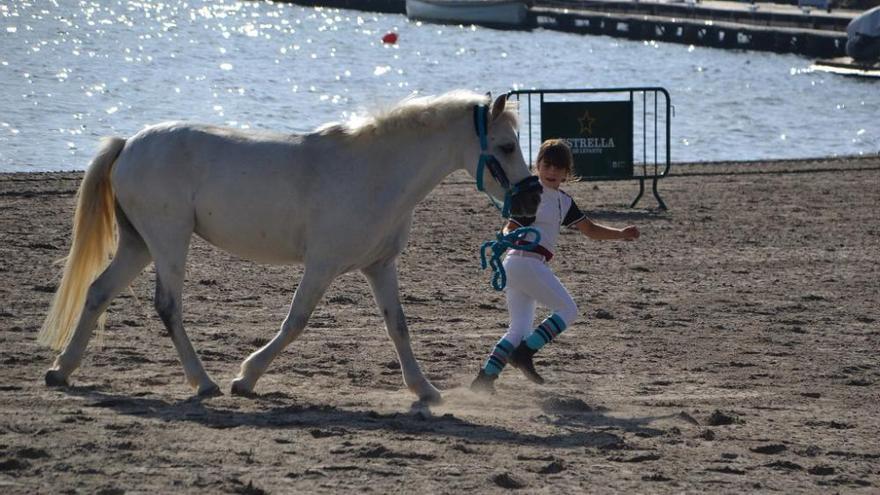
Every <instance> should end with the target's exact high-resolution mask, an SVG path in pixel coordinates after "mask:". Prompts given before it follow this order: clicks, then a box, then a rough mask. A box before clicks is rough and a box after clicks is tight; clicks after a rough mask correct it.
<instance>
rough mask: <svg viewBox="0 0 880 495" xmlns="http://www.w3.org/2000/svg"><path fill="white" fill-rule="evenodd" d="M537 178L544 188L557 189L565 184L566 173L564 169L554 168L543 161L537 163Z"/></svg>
mask: <svg viewBox="0 0 880 495" xmlns="http://www.w3.org/2000/svg"><path fill="white" fill-rule="evenodd" d="M537 169H538V178H539V179H541V183H542V184H543V185H544V186H545V187H549V188H551V189H559V186H560V185H562V183H563V182H565V179H566V178H567V176H568V172H566V171H565V169H564V168H559V167H554V166H553V165H550V164H547V163H545V162H544V160H541V161H539V162H538V166H537Z"/></svg>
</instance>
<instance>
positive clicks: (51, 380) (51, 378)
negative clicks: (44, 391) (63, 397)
mask: <svg viewBox="0 0 880 495" xmlns="http://www.w3.org/2000/svg"><path fill="white" fill-rule="evenodd" d="M46 386H47V387H69V386H70V384H69V383H67V378H65V377H64V375H62V374H61V372H60V371H58V370H49V371H47V372H46Z"/></svg>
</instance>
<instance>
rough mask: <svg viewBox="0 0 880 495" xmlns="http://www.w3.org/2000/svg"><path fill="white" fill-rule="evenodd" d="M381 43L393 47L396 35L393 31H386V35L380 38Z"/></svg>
mask: <svg viewBox="0 0 880 495" xmlns="http://www.w3.org/2000/svg"><path fill="white" fill-rule="evenodd" d="M382 43H385V44H386V45H393V44H395V43H397V33H395V32H394V31H388V32H387V33H385V35H384V36H382Z"/></svg>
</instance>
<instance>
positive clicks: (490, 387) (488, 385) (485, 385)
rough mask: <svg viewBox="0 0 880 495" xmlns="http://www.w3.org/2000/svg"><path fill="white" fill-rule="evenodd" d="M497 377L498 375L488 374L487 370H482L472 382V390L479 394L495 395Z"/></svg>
mask: <svg viewBox="0 0 880 495" xmlns="http://www.w3.org/2000/svg"><path fill="white" fill-rule="evenodd" d="M497 379H498V375H487V374H486V371H485V370H480V373H479V374H478V375H477V377H476V378H474V381H472V382H471V390H472V391H474V392H476V393H478V394H490V395H494V394H495V380H497Z"/></svg>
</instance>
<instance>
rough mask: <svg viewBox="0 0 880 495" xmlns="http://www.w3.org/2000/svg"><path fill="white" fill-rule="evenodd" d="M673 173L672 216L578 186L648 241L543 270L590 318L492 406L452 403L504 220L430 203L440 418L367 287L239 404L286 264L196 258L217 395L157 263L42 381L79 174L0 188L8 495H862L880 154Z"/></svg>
mask: <svg viewBox="0 0 880 495" xmlns="http://www.w3.org/2000/svg"><path fill="white" fill-rule="evenodd" d="M672 173H673V175H672V176H670V177H669V178H667V179H664V180H662V181H661V182H660V192H661V194H662V196H663V198H664V199H665V201H666V202H667V204H668V205H669V207H670V209H669V210H668V211H658V210H656V209H654V208H653V207H654V206H656V202H655V201H654V199H653V197H651V193H650V188H649V190H648V191H647V193H646V196H645V197H644V198H643V199H642V201H641V203H640V204H639V207H637V208H636V209H630V208H629V207H628V204H629V202H630V201H631V200H632V199H633V197H634V196H635V194H636V192H637V185H636V184H635V183H633V182H618V183H610V182H600V183H576V184H569V185H568V187H567V188H566V190H567V191H568V192H569V193H570V194H572V196H574V198H575V199H576V200H577V202H578V204H579V205H580V206H581V207H582V208H583V209H584V210H586V211H587V212H588V214H589V215H590V216H591V217H593V218H594V219H596V220H598V221H600V222H603V223H608V224H611V225H615V226H624V225H627V224H634V225H637V226H638V227H639V228H640V229H641V231H642V238H641V239H640V240H638V241H637V242H632V243H624V242H611V241H605V242H597V241H590V240H589V239H587V238H585V237H582V236H580V235H579V234H577V233H576V232H567V233H565V234H564V235H563V236H562V238H561V239H560V242H559V252H558V256H557V257H556V258H555V259H554V261H553V266H554V270H555V271H556V273H557V275H558V276H559V278H560V279H561V280H562V282H563V283H564V284H565V285H566V286H567V287H568V288H569V290H570V291H571V293H572V294H573V295H574V297H575V299H576V301H577V302H578V304H579V306H580V314H581V318H580V320H579V321H577V322H576V323H575V324H574V325H573V326H572V327H571V328H570V329H568V330H567V331H566V332H565V333H564V334H562V335H561V336H560V337H559V338H558V339H557V340H556V341H555V342H554V343H553V344H551V345H550V346H548V347H546V348H545V349H544V350H542V351H541V353H539V354H538V355H537V357H536V361H537V363H538V366H539V368H540V370H541V371H542V372H543V373H544V374H545V376H546V377H547V378H548V383H547V384H545V385H543V386H536V385H533V384H532V383H530V382H527V381H526V380H525V379H524V378H523V377H522V376H520V374H519V372H518V371H517V370H514V369H508V370H506V371H505V372H504V374H503V375H502V377H501V379H500V380H499V381H498V383H497V387H498V394H497V395H495V396H493V397H485V396H478V395H475V394H473V393H471V392H470V391H469V390H468V388H467V384H468V383H469V382H470V380H471V379H472V378H473V376H474V375H475V374H476V372H477V370H478V368H479V366H480V364H481V363H482V361H483V360H484V359H485V357H486V353H487V352H488V351H489V350H490V348H491V347H492V345H493V344H494V343H495V341H496V340H497V339H498V338H499V337H500V335H501V334H502V333H503V332H504V327H505V326H506V316H507V313H506V309H505V305H504V298H503V295H502V294H501V293H498V292H495V291H493V290H492V289H491V287H490V285H489V279H490V275H489V273H487V272H482V271H480V269H479V259H478V256H477V251H478V248H479V246H480V244H481V243H482V242H483V241H486V240H488V239H491V238H493V235H494V231H495V230H496V229H497V228H498V227H499V226H500V222H499V219H498V216H497V213H496V212H495V211H494V209H493V208H491V207H490V206H488V203H487V200H486V198H485V197H484V196H483V195H481V194H480V193H478V192H477V191H476V190H475V189H474V185H473V183H472V181H470V180H469V178H468V177H467V176H466V175H465V174H463V173H456V174H454V175H453V176H451V177H450V178H449V179H447V180H446V181H445V182H444V183H443V184H442V185H441V186H440V187H438V188H437V189H436V190H435V191H434V192H433V193H432V194H431V195H430V196H429V197H428V198H427V199H426V200H425V201H424V202H423V203H422V204H421V205H420V206H419V207H418V209H417V210H416V214H415V222H414V227H413V231H412V235H411V239H410V243H409V247H408V248H407V250H406V252H405V254H404V255H403V256H402V258H401V260H400V263H399V265H400V273H401V292H402V299H403V301H404V310H405V312H406V314H407V316H408V321H409V324H410V331H411V335H412V339H413V347H414V349H415V352H416V354H417V356H418V358H419V359H420V361H421V364H422V367H423V369H424V370H425V371H426V373H427V375H428V376H429V378H431V379H432V380H433V382H434V384H435V385H437V386H438V387H440V388H441V389H442V390H443V391H444V397H445V402H444V403H443V404H441V405H438V406H433V407H430V408H428V407H424V406H420V405H418V404H413V401H414V399H415V397H414V396H413V395H412V394H410V393H409V392H408V391H406V390H405V389H404V387H403V383H402V379H401V376H400V370H399V366H398V364H397V361H396V358H395V356H394V353H393V349H392V346H391V343H390V341H389V339H388V338H387V336H386V335H385V330H384V326H383V321H382V319H381V317H380V315H379V314H378V311H377V309H376V307H375V304H374V302H373V298H372V296H371V294H370V291H369V288H368V286H367V284H366V282H365V281H364V280H363V278H362V277H361V276H360V275H359V274H357V273H354V274H348V275H345V276H342V277H340V278H339V279H338V280H337V281H336V282H335V283H334V284H333V286H332V287H331V288H330V290H329V291H328V292H327V294H326V296H325V297H324V299H323V301H322V303H321V304H320V305H319V307H318V309H317V310H316V311H315V313H314V315H313V317H312V319H311V322H310V325H309V327H308V330H307V331H306V333H305V334H304V335H303V336H302V338H301V339H299V340H298V341H296V342H294V343H293V344H292V345H291V346H290V347H289V348H288V349H287V351H286V352H285V353H283V354H282V355H281V356H280V357H279V358H278V359H277V360H276V361H275V363H273V365H272V366H271V367H270V369H269V371H268V373H267V374H266V375H265V376H264V377H263V378H262V379H261V381H260V382H258V384H257V388H256V392H257V393H258V395H257V396H256V397H254V398H242V397H233V396H230V395H229V393H228V392H229V381H230V380H231V379H232V378H233V377H234V376H235V374H236V373H237V371H238V367H239V364H240V363H241V361H242V360H243V359H244V358H245V357H246V356H247V355H248V354H250V353H251V352H253V351H254V350H255V349H257V348H258V347H259V346H261V345H262V344H264V343H265V342H266V341H267V340H268V339H269V338H271V336H272V335H273V334H274V333H275V331H276V330H277V328H278V326H279V324H280V322H281V320H282V319H283V318H284V316H285V314H286V311H287V306H288V304H289V301H290V298H291V296H292V294H293V290H294V289H295V288H296V285H297V282H298V280H299V277H300V275H301V273H302V271H301V268H299V267H284V266H264V265H258V264H254V263H250V262H246V261H242V260H239V259H235V258H233V257H231V256H229V255H227V254H225V253H223V252H220V251H218V250H216V249H214V248H212V247H210V246H208V245H207V244H206V243H205V242H203V241H201V240H199V239H196V240H195V241H194V242H193V246H192V250H191V252H190V257H189V266H188V272H187V283H186V289H185V296H184V297H185V299H184V324H185V325H186V327H187V330H188V333H189V336H190V338H191V339H192V341H193V343H194V345H195V347H196V350H197V351H198V353H199V355H200V356H201V358H202V360H203V361H204V363H205V365H206V368H207V369H208V371H209V373H211V375H212V377H213V378H214V379H215V380H217V381H218V382H219V383H221V384H222V385H223V387H224V391H225V392H226V395H224V396H221V397H215V398H211V399H205V400H199V399H194V398H193V397H192V394H193V391H192V390H191V389H190V388H188V386H187V385H186V384H185V383H184V380H183V372H182V369H181V366H180V364H179V362H178V359H177V355H176V353H175V351H174V348H173V346H172V343H171V340H170V339H169V338H168V336H167V335H165V331H164V329H163V328H162V325H161V323H160V322H159V319H158V317H157V316H156V314H155V311H154V310H153V308H152V292H153V283H154V274H153V272H152V269H151V268H148V269H147V270H146V271H145V272H144V273H143V274H142V275H141V276H140V277H139V278H138V279H137V281H136V283H135V284H134V285H133V286H132V288H131V291H129V292H126V293H124V294H123V295H122V296H121V297H119V298H118V299H117V300H116V301H115V302H114V303H113V305H112V306H111V308H110V310H109V319H108V328H107V332H106V337H105V344H104V347H103V349H97V348H96V347H94V346H92V347H91V348H90V350H89V352H88V354H87V357H86V359H85V360H84V362H83V365H82V367H81V368H80V369H79V370H78V371H77V372H76V373H75V374H74V375H73V376H72V378H71V386H70V387H69V388H61V389H59V388H51V389H50V388H47V387H46V386H45V385H44V383H43V375H44V373H45V371H46V370H47V368H48V367H49V366H50V365H51V362H52V360H53V359H54V353H53V352H51V351H49V350H47V349H43V348H40V347H38V346H37V344H36V343H35V336H36V333H37V330H38V328H39V326H40V324H41V321H42V318H43V316H44V315H45V312H46V310H47V307H48V304H49V300H50V297H51V295H52V292H53V290H54V288H55V285H56V283H57V280H58V279H57V274H58V267H57V266H56V265H53V261H55V260H57V259H58V258H61V257H62V256H64V255H65V254H66V252H67V248H68V245H69V233H70V224H71V219H72V213H73V205H74V193H75V190H76V188H77V186H78V181H79V179H80V176H81V175H80V174H78V173H52V174H5V175H0V221H2V226H3V228H2V229H0V234H2V242H0V250H2V256H0V282H2V283H0V340H2V343H0V492H2V493H4V494H18V493H84V494H94V493H103V494H121V493H246V494H260V493H355V492H358V493H359V492H371V493H382V494H384V493H392V492H394V493H397V492H402V493H465V492H468V491H472V492H474V493H493V492H502V491H506V490H508V489H517V488H519V489H521V490H520V491H521V492H522V493H548V494H550V493H552V494H559V493H647V492H649V493H672V492H674V493H681V492H685V493H719V492H721V493H745V492H780V493H833V492H847V493H866V494H867V493H877V492H878V491H880V415H878V408H880V357H878V351H880V309H878V308H880V269H878V260H880V187H878V185H880V158H878V157H870V158H843V159H829V160H816V161H810V160H806V161H795V162H754V163H729V164H693V165H676V166H674V167H673V170H672ZM340 199H341V200H342V199H344V198H340ZM353 221H357V220H356V219H353ZM341 228H344V226H341Z"/></svg>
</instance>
